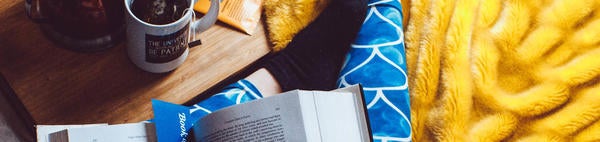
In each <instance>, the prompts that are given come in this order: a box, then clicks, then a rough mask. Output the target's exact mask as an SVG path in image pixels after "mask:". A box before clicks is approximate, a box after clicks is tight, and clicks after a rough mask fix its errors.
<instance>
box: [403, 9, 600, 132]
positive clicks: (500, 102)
mask: <svg viewBox="0 0 600 142" xmlns="http://www.w3.org/2000/svg"><path fill="white" fill-rule="evenodd" d="M410 15H411V16H410V19H409V22H408V27H407V32H406V34H405V35H406V50H407V51H406V52H407V62H408V70H409V71H408V74H409V86H410V96H411V108H412V110H411V116H412V127H413V128H412V129H413V140H414V141H418V142H421V141H600V82H599V80H600V0H532V1H529V0H433V1H430V0H412V1H411V6H410Z"/></svg>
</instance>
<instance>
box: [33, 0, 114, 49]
mask: <svg viewBox="0 0 600 142" xmlns="http://www.w3.org/2000/svg"><path fill="white" fill-rule="evenodd" d="M25 8H26V11H27V15H28V16H29V18H31V19H32V20H33V21H35V22H38V23H40V26H41V29H42V31H43V32H44V34H46V35H47V36H48V37H49V38H50V39H51V40H53V41H55V42H58V43H59V44H62V45H64V46H65V47H66V48H68V49H71V50H74V51H80V52H94V51H101V50H105V49H108V48H110V47H112V46H114V45H116V44H117V43H118V42H120V41H121V40H123V38H124V34H125V32H124V24H125V20H124V19H125V18H124V14H125V11H124V9H125V8H124V5H123V1H118V0H52V1H49V0H28V1H27V3H25Z"/></svg>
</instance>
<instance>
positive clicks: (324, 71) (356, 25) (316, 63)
mask: <svg viewBox="0 0 600 142" xmlns="http://www.w3.org/2000/svg"><path fill="white" fill-rule="evenodd" d="M366 8H367V4H366V0H333V1H332V2H331V3H330V4H329V6H328V7H327V8H325V10H324V11H323V12H322V13H321V14H320V15H319V17H317V19H315V21H313V22H312V23H311V24H309V25H308V26H307V27H306V28H304V29H303V30H302V31H300V33H298V34H297V35H296V36H295V37H294V39H292V42H291V43H290V44H288V46H287V47H286V48H285V49H283V50H282V51H280V52H279V53H276V55H275V56H274V57H273V59H272V60H270V62H268V63H266V64H265V65H264V68H261V69H259V70H258V71H256V72H254V73H253V74H251V75H250V76H248V77H247V78H245V79H243V80H240V81H238V82H236V83H234V84H232V85H229V86H228V87H226V88H225V89H224V90H223V92H221V93H219V94H216V95H214V96H211V97H210V98H208V99H205V100H203V101H201V102H199V103H197V104H195V105H193V106H191V107H190V109H191V113H192V117H193V118H201V117H202V116H204V115H206V114H208V113H211V112H213V111H216V110H218V109H221V108H224V107H227V106H231V105H235V104H240V103H244V102H247V101H250V100H254V99H259V98H262V97H266V96H271V95H274V94H278V93H280V92H282V91H288V90H292V89H319V90H330V89H334V88H335V83H336V80H337V77H338V73H339V70H340V68H341V64H342V63H343V58H344V55H345V54H346V53H347V51H348V49H349V45H350V43H351V42H352V41H353V40H354V38H355V36H356V34H357V33H358V30H359V29H360V25H361V24H362V21H363V20H364V17H365V14H366Z"/></svg>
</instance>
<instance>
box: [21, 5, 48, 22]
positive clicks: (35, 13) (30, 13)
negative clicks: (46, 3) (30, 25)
mask: <svg viewBox="0 0 600 142" xmlns="http://www.w3.org/2000/svg"><path fill="white" fill-rule="evenodd" d="M41 5H42V2H41V1H40V0H26V1H25V11H26V12H27V17H29V19H31V20H32V21H34V22H42V21H45V20H46V18H47V17H46V16H44V14H43V12H42V11H43V10H42V8H43V7H42V6H41Z"/></svg>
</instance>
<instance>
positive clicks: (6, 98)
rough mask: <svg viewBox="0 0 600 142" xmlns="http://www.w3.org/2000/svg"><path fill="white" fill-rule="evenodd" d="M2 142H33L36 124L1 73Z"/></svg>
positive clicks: (0, 114) (0, 109)
mask: <svg viewBox="0 0 600 142" xmlns="http://www.w3.org/2000/svg"><path fill="white" fill-rule="evenodd" d="M0 141H10V142H12V141H17V142H18V141H21V142H33V141H36V137H35V123H34V121H33V119H32V117H31V115H30V114H29V112H28V111H27V109H25V106H24V105H23V103H21V101H20V100H19V98H18V97H17V95H16V94H15V92H14V91H13V90H12V89H11V87H10V85H9V84H8V82H7V81H6V79H4V76H2V74H1V73H0Z"/></svg>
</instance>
